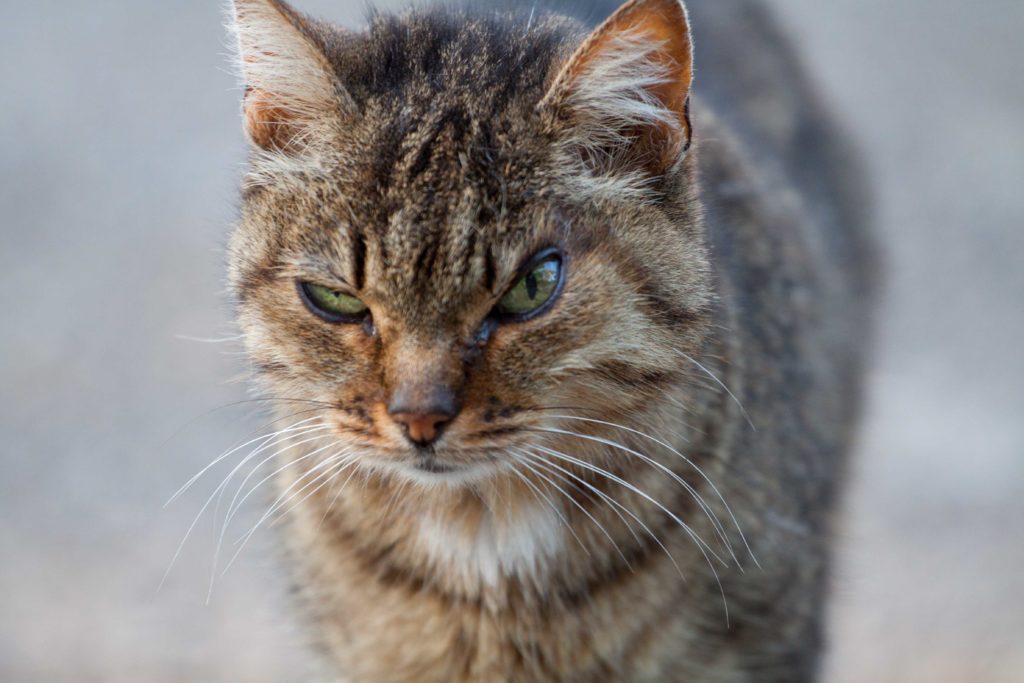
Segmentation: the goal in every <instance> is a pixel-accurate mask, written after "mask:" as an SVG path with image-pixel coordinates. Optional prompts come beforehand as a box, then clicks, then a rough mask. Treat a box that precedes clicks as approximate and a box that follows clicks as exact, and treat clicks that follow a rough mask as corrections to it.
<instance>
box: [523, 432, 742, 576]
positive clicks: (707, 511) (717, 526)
mask: <svg viewBox="0 0 1024 683" xmlns="http://www.w3.org/2000/svg"><path fill="white" fill-rule="evenodd" d="M534 430H535V431H541V432H547V433H549V434H561V435H564V436H573V437H576V438H579V439H584V440H586V441H591V442H594V443H599V444H603V445H605V446H611V447H613V448H616V449H618V450H620V451H622V452H624V453H627V454H629V455H632V456H634V457H637V458H640V459H641V460H643V461H644V462H646V463H647V464H649V465H651V466H652V467H654V468H655V469H657V470H658V471H660V472H663V473H664V474H667V475H668V476H669V477H671V478H672V479H673V480H674V481H675V482H676V483H678V484H679V485H680V486H682V487H683V489H684V490H685V491H686V492H687V493H688V494H689V495H690V497H691V498H693V500H694V502H695V503H697V506H698V507H699V508H700V509H701V511H702V512H703V513H704V515H705V516H706V517H707V518H708V520H709V521H710V522H711V526H712V528H713V529H714V531H715V535H716V536H717V537H718V538H719V540H720V541H721V542H722V544H723V546H724V547H725V549H726V551H727V552H728V553H729V555H730V556H731V557H732V559H733V561H734V562H735V563H736V565H737V566H738V567H740V562H739V559H738V558H737V557H736V554H735V553H734V552H733V550H732V544H731V543H730V542H729V537H728V535H727V534H726V533H725V528H724V527H723V526H722V524H721V522H720V521H719V519H718V516H717V515H716V514H715V513H714V511H713V510H711V508H710V507H709V506H708V505H707V503H705V502H704V499H703V497H702V496H701V495H700V493H699V492H698V491H697V490H696V489H695V488H694V487H693V485H691V484H690V482H688V481H686V480H685V479H683V478H682V477H680V476H679V475H678V474H676V473H675V472H673V471H672V470H671V469H669V468H668V467H665V466H664V465H663V464H661V463H660V462H658V461H657V460H655V459H653V458H651V457H650V456H648V455H645V454H643V453H640V452H639V451H636V450H634V449H632V448H629V447H628V446H624V445H622V444H620V443H618V442H617V441H613V440H611V439H605V438H602V437H600V436H593V435H591V434H581V433H579V432H574V431H572V430H566V429H558V428H557V427H537V428H534ZM707 548H708V550H709V551H710V552H711V554H712V555H713V556H714V558H715V559H716V560H718V561H719V562H721V563H722V564H723V565H727V564H728V563H727V562H726V561H725V560H723V559H722V558H721V557H720V556H719V555H718V553H716V552H715V551H714V549H712V548H711V547H710V546H707ZM741 569H742V567H741Z"/></svg>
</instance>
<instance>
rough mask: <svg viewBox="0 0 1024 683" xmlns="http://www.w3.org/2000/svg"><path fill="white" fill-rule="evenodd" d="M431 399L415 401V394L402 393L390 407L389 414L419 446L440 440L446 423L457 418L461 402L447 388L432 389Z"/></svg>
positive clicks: (394, 399)
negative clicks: (435, 390)
mask: <svg viewBox="0 0 1024 683" xmlns="http://www.w3.org/2000/svg"><path fill="white" fill-rule="evenodd" d="M432 394H433V395H432V396H430V398H429V400H426V401H424V400H414V396H408V395H404V392H399V393H398V395H396V396H395V397H394V398H393V399H392V401H391V405H389V406H388V414H389V415H391V419H392V420H394V421H395V422H397V423H398V424H399V425H401V426H402V428H403V429H404V430H405V435H406V436H407V437H409V440H410V441H412V442H413V443H415V444H417V445H419V446H429V445H430V444H432V443H434V442H435V441H437V439H438V437H440V436H441V432H442V431H443V430H444V428H445V426H446V425H447V424H448V423H449V422H451V421H452V420H453V419H455V416H456V415H457V414H458V412H459V409H458V405H456V402H455V400H454V398H453V397H452V396H451V394H450V393H448V392H446V391H437V392H432Z"/></svg>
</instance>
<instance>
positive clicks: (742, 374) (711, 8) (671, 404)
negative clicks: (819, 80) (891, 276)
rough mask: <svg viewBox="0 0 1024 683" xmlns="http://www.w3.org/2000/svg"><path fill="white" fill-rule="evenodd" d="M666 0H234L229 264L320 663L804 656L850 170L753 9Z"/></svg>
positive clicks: (378, 666) (503, 668) (704, 660)
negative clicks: (272, 411)
mask: <svg viewBox="0 0 1024 683" xmlns="http://www.w3.org/2000/svg"><path fill="white" fill-rule="evenodd" d="M691 4H693V5H694V6H693V7H692V9H691V14H689V15H688V13H687V10H686V8H684V6H683V5H682V3H681V2H680V1H679V0H631V1H630V2H628V3H626V4H625V5H623V6H622V7H621V8H618V9H617V10H615V11H614V12H611V11H610V9H611V8H603V7H597V8H593V7H591V8H589V10H588V11H587V13H588V14H590V15H594V14H601V15H604V14H610V16H609V17H608V18H607V19H606V20H605V21H604V22H603V23H601V24H600V25H599V26H598V27H597V28H596V29H594V30H593V31H592V32H589V33H588V30H587V29H586V28H585V24H584V23H582V22H581V21H578V20H576V19H570V18H567V17H565V16H562V15H560V14H558V13H556V12H550V11H542V10H541V9H540V8H536V7H533V8H531V7H529V6H527V7H525V8H521V11H520V10H515V9H513V10H512V11H506V10H499V9H495V8H491V7H488V8H486V9H485V8H482V7H481V6H480V5H477V6H475V7H474V8H456V7H446V8H421V9H410V10H407V11H405V12H404V13H402V14H400V15H398V16H389V15H385V14H374V15H373V17H372V20H371V22H370V24H369V27H368V28H367V29H366V30H365V31H362V32H355V31H349V30H346V29H343V28H341V27H338V26H335V25H332V24H329V23H323V22H320V21H316V20H312V19H309V18H307V17H305V16H303V15H301V14H299V13H297V12H296V11H295V10H293V9H292V8H291V7H289V6H288V5H286V4H285V3H284V2H282V1H281V0H235V1H234V12H233V15H234V16H233V20H234V21H233V25H234V30H235V33H236V35H237V39H238V45H239V50H240V64H241V70H242V73H243V75H244V78H245V86H246V87H245V98H244V105H243V115H244V127H245V131H246V134H247V137H248V139H249V141H250V143H251V144H250V147H251V159H250V166H249V170H248V173H247V175H246V177H245V181H244V187H243V192H242V204H241V218H240V221H239V224H238V226H237V228H236V229H235V231H234V233H233V236H232V239H231V243H230V281H231V285H232V289H233V293H234V295H235V297H236V299H237V315H238V320H239V323H240V325H241V328H242V331H243V333H244V339H245V343H246V346H247V350H248V353H249V355H250V357H251V360H252V365H253V368H254V371H255V372H254V374H255V377H256V382H257V384H258V387H259V389H260V391H261V392H262V393H263V395H265V396H267V397H270V398H271V399H272V400H273V401H274V402H275V405H276V406H277V408H276V410H277V417H278V418H279V419H280V420H282V421H284V422H283V424H287V425H290V427H289V429H290V431H289V432H288V434H289V436H288V439H290V440H289V441H287V445H286V446H285V447H284V448H282V452H281V454H280V455H279V456H278V457H279V458H280V459H281V460H280V462H281V467H280V473H279V481H278V487H279V488H278V493H279V494H280V495H279V496H278V498H277V499H276V500H275V501H274V504H273V506H272V507H271V511H277V512H279V513H281V514H283V515H284V522H285V523H284V525H283V529H284V531H283V533H282V535H281V538H282V541H283V543H284V544H285V546H286V548H287V550H288V556H289V557H290V559H291V564H292V565H293V566H294V577H295V578H294V581H295V586H296V588H297V593H298V595H299V596H300V602H301V604H302V605H303V606H304V610H303V613H304V614H306V615H307V616H308V622H309V623H308V626H309V633H310V634H311V636H312V638H313V640H314V641H315V642H316V644H317V646H318V650H319V652H320V653H321V654H322V660H323V663H324V664H323V665H324V667H325V676H326V678H327V680H332V681H353V682H367V683H374V682H381V683H384V682H387V683H399V682H405V681H410V682H412V681H415V682H418V683H429V682H434V681H437V682H458V681H473V682H483V683H487V682H499V681H500V682H506V681H507V682H533V681H536V682H540V681H565V682H580V683H583V682H591V681H620V682H621V681H627V682H630V683H641V682H644V681H762V682H763V681H809V680H814V679H815V677H816V676H817V674H818V671H819V665H820V659H821V655H822V652H823V623H824V614H825V612H824V603H825V601H826V596H827V593H828V569H829V556H830V545H831V540H830V536H831V528H832V526H833V522H834V512H835V508H836V498H837V494H838V493H839V490H840V487H841V483H842V479H843V470H844V464H843V462H844V454H845V452H846V451H847V450H848V447H849V443H850V440H851V436H852V427H853V423H854V420H855V417H856V412H857V404H858V396H859V394H860V388H859V387H860V381H859V379H858V378H859V375H860V374H861V372H860V371H861V366H862V363H863V361H862V357H863V355H864V353H863V349H864V347H865V345H866V337H867V336H868V329H869V327H870V325H869V323H870V310H869V309H870V305H869V302H870V300H871V290H872V286H871V283H872V274H871V269H870V267H869V266H870V251H871V250H870V243H869V240H867V239H866V237H865V234H864V232H865V231H864V228H863V225H864V223H865V221H864V213H865V211H864V205H865V202H864V197H863V192H862V191H861V190H860V184H859V175H858V173H857V164H856V163H855V160H854V159H852V158H851V157H852V155H851V154H850V152H849V151H848V149H847V145H846V144H845V143H844V142H843V139H842V136H841V135H839V133H838V132H837V130H836V127H835V126H834V124H832V123H831V122H830V120H829V118H828V116H827V113H826V112H825V110H824V108H823V107H822V106H821V105H820V104H819V102H818V100H817V99H816V97H815V96H814V94H813V92H812V90H811V89H810V88H809V87H808V85H807V81H806V79H805V78H804V77H803V75H802V71H801V69H800V68H799V66H798V65H797V63H796V61H795V60H794V58H793V56H792V53H791V51H790V49H789V48H788V47H787V44H786V42H785V40H784V38H783V37H782V36H781V35H780V33H779V32H778V31H777V29H776V28H775V25H774V23H773V22H772V21H771V19H770V17H769V16H768V15H767V14H766V13H765V11H764V10H763V9H762V8H761V6H760V5H759V4H757V3H756V2H754V1H753V0H700V1H699V2H698V0H691ZM583 9H584V10H587V8H583ZM606 10H608V11H607V12H606ZM691 34H692V35H693V36H694V40H693V42H692V41H691ZM694 42H696V44H697V45H702V47H701V49H700V50H698V51H697V52H696V53H694V51H693V48H692V46H693V44H694ZM704 46H706V47H704ZM695 63H696V64H697V65H698V66H699V67H700V68H699V70H697V71H696V73H697V74H699V80H700V83H699V85H697V86H694V83H695Z"/></svg>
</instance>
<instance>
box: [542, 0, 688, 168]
mask: <svg viewBox="0 0 1024 683" xmlns="http://www.w3.org/2000/svg"><path fill="white" fill-rule="evenodd" d="M692 80H693V48H692V44H691V41H690V25H689V20H688V18H687V14H686V8H685V7H684V5H683V3H682V2H681V0H630V2H627V3H626V4H625V5H623V6H622V7H620V8H619V9H618V11H616V12H615V13H614V14H612V16H611V17H609V18H608V19H607V20H606V21H605V22H604V23H603V24H602V25H601V26H599V27H598V28H597V29H596V30H595V31H594V32H593V33H591V34H590V36H589V37H588V38H587V39H586V40H585V41H584V42H583V44H582V45H580V47H579V48H578V49H577V50H576V52H575V53H574V54H573V55H572V56H571V57H570V58H569V60H568V61H567V62H566V63H565V64H564V65H563V66H562V68H561V70H560V71H559V72H558V73H557V75H556V76H555V78H554V81H553V82H552V84H551V86H550V88H549V90H548V92H547V94H546V95H545V97H544V99H543V100H542V101H541V103H540V108H541V110H546V111H550V112H553V113H555V114H556V117H557V120H558V121H559V122H560V123H561V125H562V126H563V127H564V128H565V133H564V138H565V141H564V144H565V145H566V146H567V147H568V148H570V149H572V148H575V149H574V150H573V153H574V154H577V155H579V159H580V160H582V161H583V162H584V163H585V165H587V167H588V168H589V170H590V172H591V173H594V174H598V175H601V176H605V177H610V176H614V175H616V174H619V175H621V174H623V173H627V174H634V175H637V174H640V175H646V176H647V177H648V178H649V177H650V176H660V175H664V174H665V173H667V172H668V171H670V170H671V169H672V168H673V167H674V166H675V164H676V163H677V162H678V161H679V160H680V159H681V158H682V156H683V154H684V152H685V151H686V149H687V148H688V147H689V144H690V137H691V134H692V131H691V128H690V120H689V98H690V85H691V82H692Z"/></svg>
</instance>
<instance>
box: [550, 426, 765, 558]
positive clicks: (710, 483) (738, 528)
mask: <svg viewBox="0 0 1024 683" xmlns="http://www.w3.org/2000/svg"><path fill="white" fill-rule="evenodd" d="M552 417H554V418H556V419H557V418H561V419H565V420H578V421H581V422H595V423H597V424H603V425H607V426H609V427H616V428H618V429H622V430H624V431H627V432H630V433H632V434H636V435H637V436H641V437H643V438H645V439H648V440H649V441H653V442H654V443H656V444H658V445H659V446H662V447H663V448H665V449H667V450H668V451H669V452H671V453H672V454H674V455H676V456H677V457H679V458H680V459H682V461H683V462H685V463H686V464H687V465H689V466H690V467H692V468H693V469H694V471H696V472H697V474H698V475H699V476H700V477H701V479H703V480H704V481H705V482H707V484H708V486H710V487H711V490H712V491H713V492H714V494H715V496H717V497H718V500H720V501H721V502H722V505H723V506H724V507H725V511H726V512H727V513H728V514H729V518H730V519H731V520H732V523H733V526H734V527H735V528H736V531H737V532H738V533H739V535H740V539H742V541H743V545H744V547H745V548H746V550H747V553H748V554H749V555H750V559H752V560H753V561H754V564H755V565H757V566H758V567H760V566H761V565H760V563H759V562H758V561H757V557H756V556H755V555H754V551H753V550H751V548H750V544H749V543H748V542H747V537H746V535H745V534H744V533H743V528H742V527H741V526H740V523H739V520H737V519H736V515H735V514H733V511H732V508H731V507H730V506H729V503H727V502H726V501H725V497H724V496H723V495H722V493H721V491H719V489H718V487H717V486H715V482H713V481H712V480H711V478H710V477H709V476H708V475H707V474H706V473H705V472H704V470H703V469H701V467H700V466H698V465H697V463H695V462H693V460H691V459H690V458H689V457H687V456H686V455H684V454H682V453H680V452H679V451H678V450H676V449H675V448H674V447H673V446H672V445H671V444H669V443H667V442H665V441H663V440H661V439H658V438H656V437H654V436H652V435H650V434H647V433H645V432H642V431H640V430H637V429H633V428H631V427H627V426H626V425H621V424H616V423H614V422H606V421H604V420H596V419H593V418H588V417H577V416H573V415H553V416H552ZM716 522H718V517H717V515H716V516H715V519H714V520H713V522H712V523H713V524H714V523H716ZM717 526H718V528H719V529H720V532H721V535H724V534H725V529H724V528H722V527H721V525H720V523H718V524H717ZM730 552H731V550H730ZM733 559H734V560H736V557H735V556H733ZM736 561H737V565H738V564H739V560H736Z"/></svg>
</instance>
